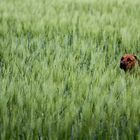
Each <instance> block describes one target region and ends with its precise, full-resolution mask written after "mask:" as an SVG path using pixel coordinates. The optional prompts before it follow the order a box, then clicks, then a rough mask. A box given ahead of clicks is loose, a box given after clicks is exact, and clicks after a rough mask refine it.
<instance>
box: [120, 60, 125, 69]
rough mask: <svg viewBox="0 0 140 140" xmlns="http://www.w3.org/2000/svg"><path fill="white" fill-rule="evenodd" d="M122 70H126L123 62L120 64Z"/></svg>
mask: <svg viewBox="0 0 140 140" xmlns="http://www.w3.org/2000/svg"><path fill="white" fill-rule="evenodd" d="M120 68H121V69H124V68H125V63H124V62H122V61H121V62H120Z"/></svg>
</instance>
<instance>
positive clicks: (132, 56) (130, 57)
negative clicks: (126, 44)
mask: <svg viewBox="0 0 140 140" xmlns="http://www.w3.org/2000/svg"><path fill="white" fill-rule="evenodd" d="M123 58H124V59H125V60H126V59H127V58H129V59H131V60H134V59H135V57H134V55H132V54H125V55H124V56H123Z"/></svg>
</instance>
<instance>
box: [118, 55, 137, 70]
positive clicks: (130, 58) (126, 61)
mask: <svg viewBox="0 0 140 140" xmlns="http://www.w3.org/2000/svg"><path fill="white" fill-rule="evenodd" d="M137 62H138V59H137V57H136V56H135V55H133V54H125V55H124V56H122V58H121V60H120V68H121V69H123V70H124V71H125V72H126V71H130V70H131V69H133V68H134V67H135V65H136V64H137Z"/></svg>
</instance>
